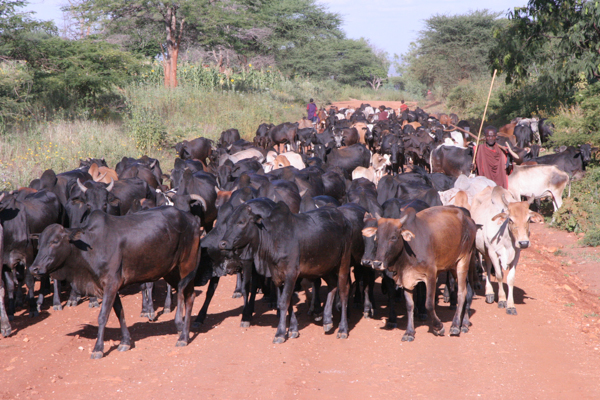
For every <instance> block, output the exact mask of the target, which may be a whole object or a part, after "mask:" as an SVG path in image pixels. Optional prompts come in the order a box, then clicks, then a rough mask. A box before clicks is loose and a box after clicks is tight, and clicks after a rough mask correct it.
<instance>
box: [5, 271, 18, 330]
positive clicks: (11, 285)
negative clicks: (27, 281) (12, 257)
mask: <svg viewBox="0 0 600 400" xmlns="http://www.w3.org/2000/svg"><path fill="white" fill-rule="evenodd" d="M4 278H5V281H6V292H7V294H8V307H7V312H8V320H9V321H12V320H13V319H15V281H14V279H13V278H14V271H12V270H7V271H4Z"/></svg>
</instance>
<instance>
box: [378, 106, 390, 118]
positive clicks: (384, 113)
mask: <svg viewBox="0 0 600 400" xmlns="http://www.w3.org/2000/svg"><path fill="white" fill-rule="evenodd" d="M379 110H380V111H379V120H380V121H387V119H388V113H387V111H385V106H379Z"/></svg>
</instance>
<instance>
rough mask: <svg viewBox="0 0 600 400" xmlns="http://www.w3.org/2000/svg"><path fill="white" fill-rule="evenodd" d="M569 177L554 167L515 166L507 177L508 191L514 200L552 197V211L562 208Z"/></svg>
mask: <svg viewBox="0 0 600 400" xmlns="http://www.w3.org/2000/svg"><path fill="white" fill-rule="evenodd" d="M567 183H569V175H568V174H567V173H566V172H564V171H561V170H560V169H559V168H558V167H556V166H555V165H519V166H517V165H515V167H514V170H513V173H512V174H510V175H509V176H508V190H509V191H510V193H511V194H512V195H513V197H514V198H515V199H519V200H520V199H521V196H524V197H527V198H528V199H529V200H533V199H534V198H535V199H540V198H542V197H546V196H550V197H552V204H553V205H554V211H556V210H558V209H559V208H560V206H562V195H563V192H564V190H565V187H566V186H567Z"/></svg>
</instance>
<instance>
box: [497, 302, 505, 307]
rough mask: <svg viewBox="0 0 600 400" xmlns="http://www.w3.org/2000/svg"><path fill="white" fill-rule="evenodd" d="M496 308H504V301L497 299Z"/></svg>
mask: <svg viewBox="0 0 600 400" xmlns="http://www.w3.org/2000/svg"><path fill="white" fill-rule="evenodd" d="M498 308H506V301H499V302H498Z"/></svg>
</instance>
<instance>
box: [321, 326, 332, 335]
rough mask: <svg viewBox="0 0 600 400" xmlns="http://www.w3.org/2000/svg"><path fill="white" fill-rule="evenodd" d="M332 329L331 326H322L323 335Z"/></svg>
mask: <svg viewBox="0 0 600 400" xmlns="http://www.w3.org/2000/svg"><path fill="white" fill-rule="evenodd" d="M332 329H333V324H323V330H324V331H325V333H327V332H329V331H330V330H332Z"/></svg>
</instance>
